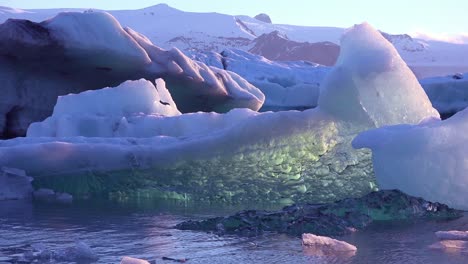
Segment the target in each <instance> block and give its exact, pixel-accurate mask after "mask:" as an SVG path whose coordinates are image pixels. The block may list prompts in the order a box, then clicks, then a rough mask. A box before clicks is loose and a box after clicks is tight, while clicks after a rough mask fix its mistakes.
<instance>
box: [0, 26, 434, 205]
mask: <svg viewBox="0 0 468 264" xmlns="http://www.w3.org/2000/svg"><path fill="white" fill-rule="evenodd" d="M140 41H143V40H140ZM342 47H343V48H342V50H341V54H340V58H339V63H338V64H337V66H336V67H335V68H334V69H333V71H332V72H331V74H330V75H329V76H328V77H327V80H326V81H325V84H324V85H323V87H322V91H321V93H322V94H323V96H321V97H320V100H319V106H318V108H317V109H313V110H307V111H304V112H298V111H287V112H277V113H273V112H266V113H257V112H254V111H252V110H248V109H235V110H231V111H230V112H228V113H227V114H216V113H202V112H199V113H191V114H182V115H177V114H175V113H176V112H177V111H176V109H172V108H171V111H172V112H171V113H172V114H167V113H166V114H167V115H166V116H163V115H154V114H153V113H151V112H152V111H141V110H138V111H141V112H142V114H139V115H131V116H127V115H126V114H125V113H124V112H122V109H119V108H117V109H113V111H112V113H110V115H113V114H115V115H114V116H115V117H114V119H112V120H113V122H104V124H106V125H104V127H102V128H99V129H94V130H93V133H92V134H91V135H92V137H87V136H90V134H86V133H85V132H84V131H87V130H86V129H85V130H83V129H81V128H80V126H79V125H78V126H77V124H79V123H80V122H82V121H83V120H84V119H86V117H85V115H84V116H78V117H73V118H71V119H70V116H69V115H68V116H67V115H65V113H67V111H70V113H73V112H74V111H75V110H73V109H74V107H77V109H81V108H82V107H85V106H86V105H81V104H80V105H76V106H73V105H72V104H70V105H69V107H71V109H67V107H65V108H60V107H58V106H60V102H67V100H68V99H67V97H64V98H61V99H60V100H59V104H58V106H57V107H56V109H57V110H59V109H63V110H60V111H58V112H57V113H56V112H54V114H53V115H52V117H51V118H49V119H47V120H46V121H44V122H42V123H38V124H34V125H33V126H31V128H30V131H29V132H28V134H29V135H31V136H32V135H39V136H46V137H37V138H36V137H31V136H30V137H27V138H17V139H13V140H9V141H0V165H1V166H10V167H17V168H21V169H24V170H26V171H27V172H28V174H30V175H34V176H35V177H36V178H35V184H36V186H40V187H48V188H52V189H54V190H57V191H65V192H69V193H72V194H73V195H89V194H100V193H114V194H115V193H117V194H122V192H126V191H135V190H138V191H139V193H140V195H144V194H148V195H161V196H163V197H172V198H182V199H201V200H203V199H212V200H218V201H219V200H224V201H243V200H248V201H252V200H263V201H271V202H274V201H284V202H291V201H302V200H307V201H309V202H324V201H333V200H338V199H341V198H347V197H352V196H360V195H363V194H366V193H368V192H370V191H371V190H373V189H375V183H374V176H373V171H372V164H371V159H370V152H369V151H366V150H354V149H353V148H352V146H351V144H350V142H351V140H352V139H353V138H354V136H355V135H356V134H358V133H359V132H361V131H364V130H367V129H369V128H375V127H380V126H385V125H392V124H398V123H408V124H416V123H419V122H420V121H421V120H427V119H438V118H439V115H438V113H437V112H436V111H435V110H434V109H433V108H432V106H431V103H430V102H429V100H428V99H427V96H425V94H424V91H423V90H422V88H421V86H419V84H418V82H417V81H416V78H415V77H414V75H413V74H412V73H411V71H410V70H409V69H408V67H407V66H406V65H405V64H404V62H403V61H402V60H401V58H400V57H399V55H398V53H397V52H396V50H395V49H394V47H393V46H392V45H391V44H390V43H388V42H387V40H385V39H384V38H383V37H382V35H381V34H380V33H379V32H378V31H376V30H375V29H373V28H372V27H371V26H369V25H368V24H362V25H357V26H355V27H353V28H351V29H350V30H349V31H348V32H346V33H345V35H344V36H343V39H342ZM154 54H158V53H157V52H156V53H154ZM162 54H164V53H162ZM125 85H126V84H124V86H125ZM103 92H104V91H98V92H93V93H90V94H87V95H92V97H93V96H102V93H103ZM123 94H124V93H123ZM123 94H122V95H123ZM402 94H404V96H402ZM87 95H73V96H75V97H77V98H80V97H82V98H85V96H87ZM160 96H161V95H160ZM70 100H71V99H70ZM119 101H120V102H121V103H123V104H124V103H126V100H120V99H119ZM154 101H155V100H154V98H152V99H150V100H149V101H144V102H149V104H151V103H152V102H154ZM77 102H78V101H77ZM93 107H94V106H92V107H91V108H90V109H91V110H89V111H91V114H92V115H93V116H92V118H91V121H90V122H92V120H93V118H94V119H99V118H108V117H109V113H103V114H102V113H101V114H98V112H93V111H98V110H99V109H95V110H92V109H94V108H93ZM138 107H140V106H138ZM138 107H137V108H138ZM158 107H160V106H159V105H158ZM174 107H175V106H174ZM65 109H66V110H65ZM61 111H64V113H63V114H64V115H62V113H60V112H61ZM84 111H85V113H86V111H87V110H84ZM158 111H168V109H162V108H161V109H160V110H158ZM114 112H115V113H114ZM88 114H89V113H88ZM174 114H175V115H174ZM170 115H173V116H170ZM62 117H64V118H65V119H66V120H68V121H66V122H64V123H63V124H60V125H59V126H56V127H55V128H53V126H54V125H52V124H55V125H57V124H59V123H60V122H61V121H60V120H61V118H62ZM67 118H68V119H67ZM123 118H125V121H121V120H123ZM117 120H118V122H117ZM88 121H89V120H88ZM88 121H86V122H88ZM39 128H40V129H39ZM59 128H60V129H59ZM111 128H112V129H111ZM54 129H55V130H54ZM62 129H63V130H67V131H71V132H69V133H68V132H67V133H64V134H61V132H60V133H59V132H57V131H59V130H61V131H62ZM50 131H52V132H50ZM53 131H55V132H53ZM110 131H112V133H110ZM115 131H117V132H115ZM54 133H55V134H54ZM24 160H28V162H27V163H25V162H24Z"/></svg>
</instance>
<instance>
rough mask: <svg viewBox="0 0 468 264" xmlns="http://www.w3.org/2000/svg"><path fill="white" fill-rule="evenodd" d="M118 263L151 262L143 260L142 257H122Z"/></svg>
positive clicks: (138, 263) (145, 263)
mask: <svg viewBox="0 0 468 264" xmlns="http://www.w3.org/2000/svg"><path fill="white" fill-rule="evenodd" d="M120 264H151V263H150V262H149V261H146V260H144V259H137V258H131V257H123V258H122V261H120Z"/></svg>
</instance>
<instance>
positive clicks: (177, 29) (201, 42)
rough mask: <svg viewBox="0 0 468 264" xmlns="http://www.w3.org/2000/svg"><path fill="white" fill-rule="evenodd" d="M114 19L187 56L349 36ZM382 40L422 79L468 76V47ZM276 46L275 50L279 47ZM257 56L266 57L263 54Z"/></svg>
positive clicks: (215, 22) (234, 20)
mask: <svg viewBox="0 0 468 264" xmlns="http://www.w3.org/2000/svg"><path fill="white" fill-rule="evenodd" d="M71 10H73V11H85V10H84V9H47V10H20V9H13V8H8V7H0V22H3V21H6V20H7V19H8V18H21V19H29V20H32V21H35V22H40V21H43V20H44V19H47V18H50V17H52V16H54V15H56V14H57V13H59V12H63V11H71ZM109 13H110V14H112V15H113V16H114V17H116V18H117V20H119V22H120V23H121V24H122V25H123V26H128V27H130V28H132V29H134V30H136V31H138V32H140V33H142V34H143V35H145V36H147V37H148V38H149V39H150V40H151V41H152V42H153V43H154V44H155V45H157V46H160V47H162V48H166V49H168V48H171V47H177V48H179V49H180V50H182V51H184V52H186V51H190V50H197V51H215V52H222V51H223V50H225V49H227V48H230V49H232V48H235V49H241V50H246V51H248V50H252V48H253V47H254V46H255V44H258V42H259V37H261V36H262V35H264V34H271V33H272V32H278V34H279V35H280V36H283V37H284V38H285V39H287V40H289V41H290V43H289V42H288V43H287V44H285V46H293V47H296V46H298V44H297V43H301V44H302V45H307V44H305V43H308V44H312V43H317V42H319V43H320V42H322V43H323V42H330V43H335V44H338V43H339V39H340V36H341V35H342V34H343V32H344V31H345V29H344V28H335V27H314V26H294V25H280V24H272V23H268V22H264V21H261V20H259V19H256V18H252V17H248V16H231V15H225V14H218V13H193V12H184V11H181V10H177V9H175V8H172V7H170V6H168V5H166V4H159V5H155V6H151V7H148V8H144V9H139V10H119V11H109ZM273 21H274V18H273ZM350 26H351V25H350ZM383 35H384V36H385V37H386V38H387V39H388V40H390V42H392V43H393V45H394V46H395V47H396V48H397V50H398V51H399V53H400V55H401V56H402V58H403V59H404V60H405V61H406V62H407V63H408V64H409V65H410V67H411V68H412V69H413V71H414V72H415V73H416V75H417V76H418V77H420V78H423V77H428V76H435V75H446V74H452V73H454V72H457V71H462V72H464V71H468V45H460V44H453V43H447V42H437V41H423V40H420V39H415V38H412V37H411V36H409V35H406V34H400V35H390V34H386V33H383ZM271 45H275V42H272V43H271ZM299 46H300V45H299ZM272 49H273V47H262V50H272ZM257 54H260V55H266V54H265V53H261V52H257ZM301 54H304V53H303V52H301ZM307 54H308V56H309V57H307V56H306V57H304V58H302V59H303V60H311V58H310V56H312V55H314V54H312V55H311V53H307ZM333 56H334V55H333ZM266 57H267V58H269V59H274V58H275V57H276V58H283V57H285V58H288V57H291V58H293V59H299V58H298V57H297V56H292V55H291V50H290V49H289V50H288V49H282V50H279V51H277V52H276V54H273V55H272V54H268V56H266ZM312 57H313V56H312ZM317 62H320V61H317Z"/></svg>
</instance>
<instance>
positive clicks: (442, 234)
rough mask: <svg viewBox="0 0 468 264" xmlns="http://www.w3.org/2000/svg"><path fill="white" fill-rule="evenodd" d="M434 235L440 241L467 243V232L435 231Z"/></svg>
mask: <svg viewBox="0 0 468 264" xmlns="http://www.w3.org/2000/svg"><path fill="white" fill-rule="evenodd" d="M435 235H436V237H437V238H438V239H440V240H465V241H468V231H457V230H452V231H437V232H435Z"/></svg>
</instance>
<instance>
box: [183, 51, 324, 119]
mask: <svg viewBox="0 0 468 264" xmlns="http://www.w3.org/2000/svg"><path fill="white" fill-rule="evenodd" d="M191 56H192V57H193V58H194V59H195V60H198V61H202V62H203V63H205V64H207V65H211V66H214V67H218V68H222V69H225V70H228V71H232V72H235V73H237V74H239V75H240V76H242V78H244V79H246V80H247V81H249V82H250V83H251V84H253V85H255V86H256V87H258V88H259V89H260V90H261V91H262V92H263V94H265V103H264V104H263V107H262V110H290V109H298V110H303V109H307V108H314V107H316V106H317V101H318V97H319V93H320V84H321V83H322V82H323V80H324V79H325V77H326V75H327V74H328V73H329V72H330V70H331V68H329V67H324V66H321V65H318V64H314V63H309V62H305V61H295V62H279V61H270V60H268V59H266V58H264V57H262V56H259V55H254V54H251V53H249V52H246V51H242V50H236V49H230V50H224V51H223V52H221V53H215V52H205V53H199V52H197V53H193V54H192V55H191Z"/></svg>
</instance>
